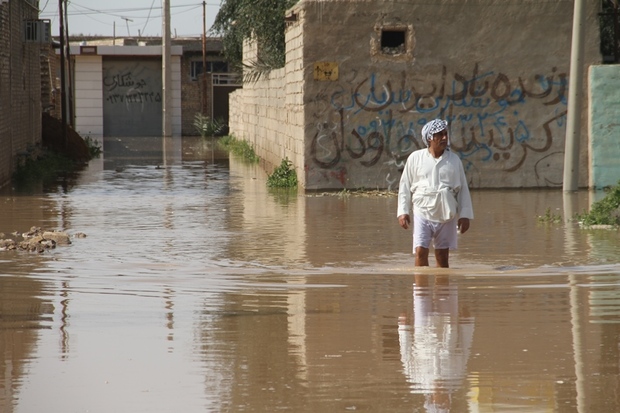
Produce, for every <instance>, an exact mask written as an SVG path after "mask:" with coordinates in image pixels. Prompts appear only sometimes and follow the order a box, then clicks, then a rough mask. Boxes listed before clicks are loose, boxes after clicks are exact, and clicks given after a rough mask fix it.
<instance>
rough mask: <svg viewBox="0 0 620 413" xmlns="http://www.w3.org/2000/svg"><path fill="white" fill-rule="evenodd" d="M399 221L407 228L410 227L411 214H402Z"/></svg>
mask: <svg viewBox="0 0 620 413" xmlns="http://www.w3.org/2000/svg"><path fill="white" fill-rule="evenodd" d="M398 223H399V224H400V226H401V227H403V228H405V229H407V228H409V224H410V223H411V218H409V214H402V215H400V216H399V217H398Z"/></svg>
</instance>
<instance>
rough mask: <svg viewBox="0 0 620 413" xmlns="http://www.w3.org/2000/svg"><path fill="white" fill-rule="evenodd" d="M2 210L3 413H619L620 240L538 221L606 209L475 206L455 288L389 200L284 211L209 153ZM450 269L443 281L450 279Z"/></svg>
mask: <svg viewBox="0 0 620 413" xmlns="http://www.w3.org/2000/svg"><path fill="white" fill-rule="evenodd" d="M105 148H106V151H105V154H104V157H102V158H100V159H97V160H94V161H92V162H91V163H90V164H89V166H88V167H87V169H86V170H84V171H83V172H82V173H80V174H79V176H78V177H77V178H76V179H75V180H71V181H69V182H59V183H58V185H55V186H53V187H51V188H46V189H45V190H33V191H30V192H27V193H14V192H12V191H11V190H10V188H5V189H4V190H3V191H2V194H1V197H0V232H4V233H5V234H6V236H7V237H9V236H11V235H10V234H11V233H12V232H13V231H21V232H24V231H27V230H28V229H29V228H30V227H31V226H40V227H44V228H48V229H57V230H64V231H67V232H69V233H70V234H75V233H77V232H83V233H85V234H86V235H87V237H86V238H79V239H73V243H72V245H70V246H66V247H58V248H56V249H54V250H51V251H48V252H45V253H42V254H36V253H26V252H16V251H0V274H1V276H0V411H2V412H11V413H13V412H15V413H38V412H59V413H60V412H62V413H65V412H101V413H109V412H117V413H118V412H121V413H122V412H127V413H135V412H149V413H152V412H189V413H193V412H273V411H290V412H350V411H358V412H472V413H474V412H476V413H483V412H527V413H530V412H531V413H534V412H537V413H538V412H579V413H585V412H601V413H602V412H605V413H607V412H616V411H620V395H619V394H620V393H619V391H618V390H619V389H620V376H619V373H620V351H619V345H620V317H619V315H620V264H619V262H620V254H619V252H620V235H619V233H618V232H617V231H606V230H587V231H586V230H582V229H580V228H579V227H578V226H577V225H576V224H575V223H570V222H569V223H565V224H562V223H559V224H545V223H540V222H538V220H537V216H539V215H544V214H545V212H546V211H547V208H549V211H550V212H551V213H553V214H557V215H562V216H572V215H573V214H574V213H575V212H581V211H582V210H584V209H585V208H587V207H588V205H589V203H590V202H591V201H592V200H594V199H596V197H597V196H599V197H600V194H593V193H589V192H587V191H582V192H578V193H576V194H571V195H564V194H563V193H562V191H558V190H549V191H539V190H515V191H476V190H474V191H473V201H474V208H475V214H476V219H475V220H474V221H473V222H472V227H471V229H470V231H469V232H468V233H467V234H464V235H461V236H460V241H459V242H460V245H459V249H458V250H457V251H454V252H453V253H452V254H451V268H450V269H447V270H437V269H433V268H428V269H422V270H419V269H418V270H416V269H414V267H413V256H412V255H411V253H410V252H411V233H410V232H409V231H405V230H403V229H401V228H400V227H399V226H398V225H397V221H396V219H395V211H396V198H395V197H393V196H358V195H348V196H346V195H341V196H333V195H330V196H321V195H322V194H314V195H313V196H308V195H305V196H304V195H300V194H287V193H282V192H274V191H269V190H268V189H267V188H266V185H265V182H266V176H265V174H264V173H263V172H262V171H261V170H260V169H259V168H258V167H256V166H248V165H246V164H244V163H243V162H241V161H239V160H237V159H234V158H233V159H230V160H229V159H227V156H226V155H225V154H222V153H219V152H217V151H212V150H210V148H209V146H208V145H207V144H205V143H203V142H202V141H201V140H200V139H194V138H183V139H182V140H181V139H176V140H165V141H164V142H163V144H162V141H161V139H156V138H142V139H118V138H117V139H108V140H106V142H105ZM433 263H434V262H432V264H433Z"/></svg>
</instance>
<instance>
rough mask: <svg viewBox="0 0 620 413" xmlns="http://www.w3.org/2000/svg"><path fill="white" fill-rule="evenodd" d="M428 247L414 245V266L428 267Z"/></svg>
mask: <svg viewBox="0 0 620 413" xmlns="http://www.w3.org/2000/svg"><path fill="white" fill-rule="evenodd" d="M428 251H429V250H428V248H424V247H416V248H415V266H416V267H428Z"/></svg>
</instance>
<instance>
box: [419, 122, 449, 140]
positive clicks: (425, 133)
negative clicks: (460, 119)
mask: <svg viewBox="0 0 620 413" xmlns="http://www.w3.org/2000/svg"><path fill="white" fill-rule="evenodd" d="M447 127H448V122H446V121H445V120H442V119H433V120H431V121H430V122H428V123H427V124H426V125H424V127H423V128H422V142H424V143H425V144H426V146H429V145H430V144H431V143H430V141H431V139H433V135H434V134H436V133H437V132H441V131H442V130H444V129H446V128H447ZM448 142H449V141H448Z"/></svg>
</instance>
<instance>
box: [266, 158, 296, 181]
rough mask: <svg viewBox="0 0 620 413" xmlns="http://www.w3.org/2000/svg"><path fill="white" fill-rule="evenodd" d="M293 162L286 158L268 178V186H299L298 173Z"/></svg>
mask: <svg viewBox="0 0 620 413" xmlns="http://www.w3.org/2000/svg"><path fill="white" fill-rule="evenodd" d="M292 166H293V163H292V162H291V161H289V160H288V158H285V159H283V160H282V163H281V164H280V166H278V167H277V168H276V169H274V171H273V173H272V174H271V175H269V177H268V178H267V186H268V187H271V188H294V187H297V173H296V172H295V169H294V168H293V167H292Z"/></svg>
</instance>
